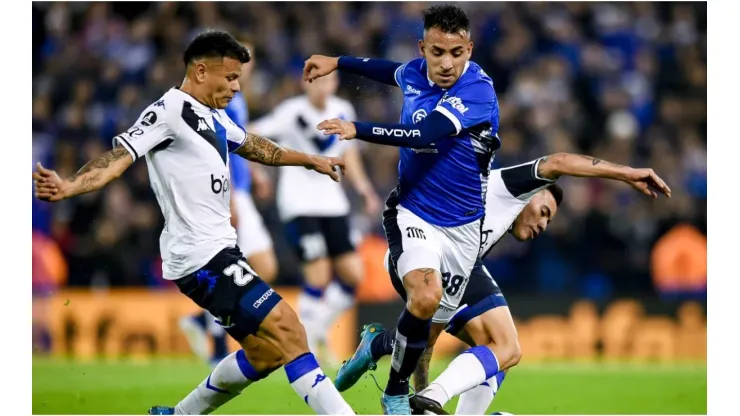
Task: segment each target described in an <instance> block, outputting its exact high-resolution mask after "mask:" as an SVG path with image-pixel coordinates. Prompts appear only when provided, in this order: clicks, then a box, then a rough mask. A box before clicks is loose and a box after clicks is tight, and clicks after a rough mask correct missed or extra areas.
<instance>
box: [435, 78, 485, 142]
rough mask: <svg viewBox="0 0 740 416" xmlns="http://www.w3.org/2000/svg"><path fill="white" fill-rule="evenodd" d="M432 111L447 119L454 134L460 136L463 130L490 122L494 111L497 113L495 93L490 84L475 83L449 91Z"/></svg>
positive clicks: (483, 82)
mask: <svg viewBox="0 0 740 416" xmlns="http://www.w3.org/2000/svg"><path fill="white" fill-rule="evenodd" d="M434 110H435V111H439V112H440V113H442V114H444V115H445V116H446V117H447V118H449V119H450V121H452V123H453V124H454V125H455V129H456V130H457V133H456V134H460V132H461V131H463V130H465V129H468V128H471V127H473V126H476V125H478V124H481V123H485V122H490V121H491V118H492V115H493V113H494V111H497V102H496V93H495V92H494V91H493V86H492V85H491V84H490V83H488V82H486V81H476V82H473V83H470V84H468V85H464V86H461V87H460V88H459V89H457V90H455V89H452V90H450V92H449V93H448V94H445V96H444V97H443V98H442V100H441V101H440V103H439V104H438V105H437V107H436V108H435V109H434ZM497 127H498V126H495V129H497Z"/></svg>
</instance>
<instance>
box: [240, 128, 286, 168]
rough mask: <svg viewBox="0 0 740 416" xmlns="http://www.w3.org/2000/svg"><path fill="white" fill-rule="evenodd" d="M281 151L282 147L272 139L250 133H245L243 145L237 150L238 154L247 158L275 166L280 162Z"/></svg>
mask: <svg viewBox="0 0 740 416" xmlns="http://www.w3.org/2000/svg"><path fill="white" fill-rule="evenodd" d="M283 152H284V150H283V148H282V147H280V146H278V145H277V144H275V142H273V141H272V140H270V139H268V138H265V137H262V136H258V135H256V134H252V133H247V139H246V141H245V142H244V145H243V146H242V147H241V148H240V149H239V150H237V153H238V154H239V155H240V156H243V157H245V158H246V159H248V160H251V161H253V162H257V163H260V164H262V165H270V166H276V165H277V164H278V162H280V159H282V157H283Z"/></svg>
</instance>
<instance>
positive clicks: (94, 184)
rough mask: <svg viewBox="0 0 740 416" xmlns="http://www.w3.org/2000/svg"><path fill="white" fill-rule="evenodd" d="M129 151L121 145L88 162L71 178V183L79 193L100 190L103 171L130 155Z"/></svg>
mask: <svg viewBox="0 0 740 416" xmlns="http://www.w3.org/2000/svg"><path fill="white" fill-rule="evenodd" d="M128 154H129V153H128V151H127V150H126V149H124V148H123V147H122V146H121V145H118V146H116V147H114V148H113V149H111V150H109V151H107V152H105V153H103V154H102V155H100V156H98V157H96V158H95V159H93V160H91V161H89V162H87V163H86V164H85V166H83V167H82V168H80V170H78V171H77V173H75V174H74V175H72V176H71V177H70V178H69V182H71V183H73V184H75V185H76V186H77V189H78V193H87V192H90V191H94V190H96V189H98V188H99V187H100V186H102V185H104V184H101V183H100V182H101V178H102V175H101V170H103V169H106V168H108V166H110V164H111V162H115V161H116V160H119V159H122V158H124V157H126V155H128Z"/></svg>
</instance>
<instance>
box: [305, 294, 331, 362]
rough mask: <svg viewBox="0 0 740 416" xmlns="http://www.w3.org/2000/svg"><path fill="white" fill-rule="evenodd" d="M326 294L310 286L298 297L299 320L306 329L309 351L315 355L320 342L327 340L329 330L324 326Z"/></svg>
mask: <svg viewBox="0 0 740 416" xmlns="http://www.w3.org/2000/svg"><path fill="white" fill-rule="evenodd" d="M323 295H324V292H323V290H321V289H316V288H313V287H310V286H304V287H303V291H302V292H301V294H300V295H298V319H299V320H300V321H301V324H303V327H304V328H305V329H306V340H307V341H308V349H309V350H311V352H313V353H315V352H317V351H318V347H319V342H321V340H323V339H325V338H326V331H327V328H326V327H325V326H324V324H323V322H324V321H325V316H326V307H325V306H324V301H323Z"/></svg>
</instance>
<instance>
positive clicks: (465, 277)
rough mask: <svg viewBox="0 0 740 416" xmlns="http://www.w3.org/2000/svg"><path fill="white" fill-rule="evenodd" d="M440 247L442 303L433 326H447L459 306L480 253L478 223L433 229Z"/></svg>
mask: <svg viewBox="0 0 740 416" xmlns="http://www.w3.org/2000/svg"><path fill="white" fill-rule="evenodd" d="M435 228H436V229H437V235H438V238H439V242H440V246H441V247H442V257H441V265H442V266H441V267H442V276H441V277H442V288H443V292H442V299H441V301H440V307H439V310H438V311H437V313H436V314H435V316H434V318H433V322H437V323H447V322H449V321H450V319H451V318H452V316H454V314H455V313H456V311H457V310H458V308H459V307H460V305H461V304H462V298H463V296H464V294H465V292H466V289H467V287H468V284H469V282H470V280H471V278H472V277H471V276H472V273H473V270H474V268H475V264H476V262H477V261H478V253H479V251H480V222H479V221H474V222H472V223H469V224H465V225H461V226H458V227H435Z"/></svg>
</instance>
